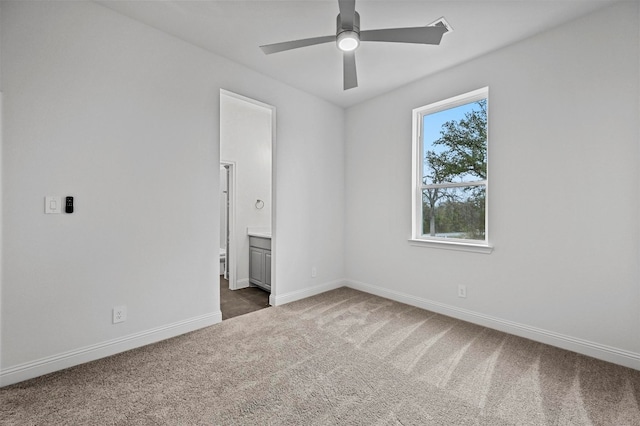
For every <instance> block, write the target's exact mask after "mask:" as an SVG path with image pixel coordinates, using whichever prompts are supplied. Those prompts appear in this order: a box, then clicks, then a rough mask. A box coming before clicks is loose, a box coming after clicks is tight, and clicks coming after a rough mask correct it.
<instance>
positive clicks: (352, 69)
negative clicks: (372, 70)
mask: <svg viewBox="0 0 640 426" xmlns="http://www.w3.org/2000/svg"><path fill="white" fill-rule="evenodd" d="M342 58H343V62H344V71H343V78H344V90H349V89H353V88H354V87H358V73H357V72H356V53H355V52H353V51H352V52H344V54H343V56H342Z"/></svg>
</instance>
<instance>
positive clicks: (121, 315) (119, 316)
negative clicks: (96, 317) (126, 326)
mask: <svg viewBox="0 0 640 426" xmlns="http://www.w3.org/2000/svg"><path fill="white" fill-rule="evenodd" d="M126 319H127V307H126V306H124V305H123V306H114V307H113V323H114V324H117V323H119V322H125V321H126Z"/></svg>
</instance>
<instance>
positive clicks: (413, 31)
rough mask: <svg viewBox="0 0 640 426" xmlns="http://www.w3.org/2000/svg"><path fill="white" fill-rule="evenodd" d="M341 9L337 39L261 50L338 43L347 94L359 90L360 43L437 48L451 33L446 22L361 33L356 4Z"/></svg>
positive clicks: (345, 1)
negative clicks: (445, 34) (349, 91)
mask: <svg viewBox="0 0 640 426" xmlns="http://www.w3.org/2000/svg"><path fill="white" fill-rule="evenodd" d="M338 6H339V7H340V13H339V14H338V18H337V25H336V35H329V36H323V37H313V38H305V39H301V40H292V41H285V42H282V43H274V44H266V45H264V46H260V48H261V49H262V51H263V52H264V53H265V54H267V55H270V54H272V53H277V52H283V51H285V50H291V49H298V48H300V47H306V46H313V45H316V44H322V43H329V42H331V41H335V42H336V44H337V46H338V49H340V50H342V52H343V54H342V55H343V65H344V67H343V77H344V90H348V89H352V88H354V87H358V74H357V73H356V57H355V50H356V49H357V48H358V46H359V45H360V42H361V41H384V42H392V43H419V44H435V45H438V44H440V41H441V40H442V36H443V35H444V33H446V32H447V31H449V28H448V27H447V25H446V24H444V23H443V22H437V23H436V24H435V25H433V26H426V27H410V28H388V29H382V30H367V31H360V14H358V12H356V0H338Z"/></svg>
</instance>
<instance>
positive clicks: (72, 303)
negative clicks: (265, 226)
mask: <svg viewBox="0 0 640 426" xmlns="http://www.w3.org/2000/svg"><path fill="white" fill-rule="evenodd" d="M2 9H3V10H2V21H1V31H2V32H1V36H2V45H1V49H0V51H1V52H2V56H3V59H4V60H3V62H2V82H1V83H2V87H3V89H4V94H5V102H4V106H5V108H4V124H5V127H4V129H3V130H4V135H3V136H4V138H3V149H4V153H5V156H4V158H3V162H2V178H3V187H2V197H3V198H2V201H3V205H4V206H5V207H6V208H5V209H4V211H3V214H4V217H3V223H2V225H3V226H2V228H3V230H4V231H5V232H4V238H3V241H2V250H3V259H2V260H3V263H4V265H5V266H6V267H5V268H4V270H3V273H2V304H1V306H0V322H1V324H0V327H1V349H0V350H1V362H2V364H1V366H0V367H1V369H2V370H1V371H0V379H1V380H2V383H3V384H6V383H8V382H10V381H14V380H19V379H22V378H26V377H30V376H33V375H35V374H41V373H44V372H47V371H52V370H55V369H59V368H62V367H65V366H67V365H72V364H75V363H78V362H82V361H86V360H88V359H93V358H95V357H98V356H103V355H107V354H109V353H113V352H117V351H119V350H123V349H126V348H128V347H132V346H136V345H138V344H143V343H146V342H148V341H151V340H155V339H158V338H163V337H167V336H170V335H173V334H177V333H180V332H184V331H186V330H188V329H193V328H197V327H201V326H203V325H206V324H211V323H214V322H216V321H219V319H220V311H219V293H218V272H219V263H218V262H217V259H218V257H219V256H218V240H219V218H218V215H219V197H218V184H219V160H220V158H219V91H220V89H221V88H223V89H227V90H230V91H232V92H235V93H238V94H242V95H245V96H248V97H251V98H254V99H257V100H260V101H263V102H265V103H268V104H271V105H274V106H275V107H276V108H277V120H278V122H277V132H278V133H277V138H278V140H277V152H276V163H277V175H276V179H275V196H276V202H275V204H276V208H277V216H276V225H275V232H276V233H277V240H276V243H275V244H276V247H275V249H274V251H275V253H276V256H275V265H274V268H275V271H276V274H277V278H278V281H277V283H276V291H277V292H278V294H279V295H283V296H286V295H288V294H299V293H296V292H300V291H301V290H302V291H308V290H309V288H310V287H313V286H315V285H321V284H323V283H334V282H335V281H336V280H339V279H341V278H342V277H343V276H344V270H343V245H344V244H343V236H342V230H343V217H344V190H343V186H342V185H343V181H344V175H343V170H344V166H343V151H344V144H343V110H342V109H340V108H338V107H335V106H332V105H331V104H329V103H327V102H325V101H322V100H319V99H317V98H315V97H313V96H310V95H307V94H304V93H302V92H300V91H297V90H295V89H292V88H290V87H288V86H285V85H283V84H280V83H278V82H276V81H274V80H272V79H269V78H266V77H264V76H262V75H259V74H257V73H255V72H252V71H250V70H248V69H246V68H244V67H241V66H239V65H237V64H235V63H232V62H230V61H228V60H226V59H223V58H220V57H217V56H215V55H213V54H211V53H209V52H206V51H204V50H202V49H200V48H197V47H194V46H192V45H189V44H187V43H185V42H183V41H181V40H178V39H176V38H174V37H171V36H169V35H167V34H164V33H161V32H159V31H157V30H155V29H152V28H150V27H148V26H146V25H142V24H140V23H138V22H136V21H133V20H131V19H129V18H126V17H123V16H121V15H119V14H117V13H115V12H113V11H111V10H109V9H106V8H104V7H102V6H100V5H97V4H94V3H89V2H16V3H11V2H9V3H3V5H2ZM310 159H313V164H311V165H309V162H310ZM317 194H322V201H321V202H310V200H311V199H312V198H313V197H315V196H317ZM46 195H61V196H65V195H73V196H75V197H76V212H75V213H74V214H72V215H64V214H62V215H45V214H44V211H43V210H44V208H43V203H44V196H46ZM318 229H321V230H322V232H318ZM312 265H316V266H318V275H319V276H318V278H316V279H315V280H312V279H311V278H310V274H309V271H310V268H311V266H312ZM320 287H321V286H320ZM120 304H123V305H127V307H128V320H127V321H126V322H124V323H121V324H117V325H113V324H111V309H112V307H113V306H115V305H120Z"/></svg>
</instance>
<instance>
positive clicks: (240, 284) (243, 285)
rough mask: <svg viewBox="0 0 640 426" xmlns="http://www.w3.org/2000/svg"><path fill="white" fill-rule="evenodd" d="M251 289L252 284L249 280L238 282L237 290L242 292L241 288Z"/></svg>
mask: <svg viewBox="0 0 640 426" xmlns="http://www.w3.org/2000/svg"><path fill="white" fill-rule="evenodd" d="M247 287H251V283H250V282H249V278H244V279H242V280H237V281H236V288H235V289H236V290H240V289H241V288H247Z"/></svg>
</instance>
